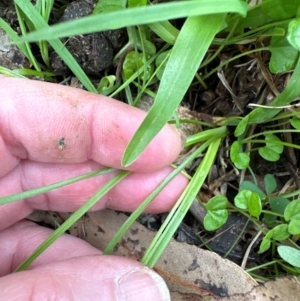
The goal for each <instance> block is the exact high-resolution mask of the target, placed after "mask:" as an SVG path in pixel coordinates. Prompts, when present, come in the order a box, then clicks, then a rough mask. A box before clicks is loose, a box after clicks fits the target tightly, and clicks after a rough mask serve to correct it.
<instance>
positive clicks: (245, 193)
mask: <svg viewBox="0 0 300 301" xmlns="http://www.w3.org/2000/svg"><path fill="white" fill-rule="evenodd" d="M251 194H252V191H250V190H246V189H245V190H242V191H240V192H239V193H238V194H237V195H236V196H235V198H234V205H235V206H236V207H238V208H240V209H248V199H249V198H250V196H251Z"/></svg>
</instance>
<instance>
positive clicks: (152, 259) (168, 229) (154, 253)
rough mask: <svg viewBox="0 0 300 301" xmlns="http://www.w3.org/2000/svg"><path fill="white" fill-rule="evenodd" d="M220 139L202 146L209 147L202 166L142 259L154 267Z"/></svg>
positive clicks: (194, 192) (212, 159)
mask: <svg viewBox="0 0 300 301" xmlns="http://www.w3.org/2000/svg"><path fill="white" fill-rule="evenodd" d="M220 141H221V138H214V139H210V140H208V141H207V142H205V143H204V144H203V145H202V146H201V147H208V149H207V152H206V154H205V156H204V158H203V160H202V161H201V164H200V166H199V167H198V168H197V171H196V173H195V175H194V176H193V178H192V180H191V181H190V183H189V185H188V186H187V188H186V190H185V191H184V193H183V194H182V198H181V200H179V201H178V202H177V206H174V207H173V209H172V211H171V212H170V214H169V215H168V217H167V219H166V220H165V222H164V224H163V225H162V227H161V229H160V230H159V231H158V232H157V234H156V236H155V238H154V239H153V242H154V243H151V244H150V246H149V248H148V249H147V251H146V253H145V255H144V257H143V259H142V262H143V263H144V264H146V265H148V266H149V267H153V266H154V265H155V264H156V262H157V260H158V259H159V257H160V256H161V254H162V252H163V251H164V250H165V248H166V246H167V244H168V243H169V241H170V240H171V238H172V236H173V235H174V233H175V231H176V230H177V228H178V227H179V225H180V223H181V221H182V220H183V218H184V216H185V214H186V213H187V211H188V210H189V208H190V206H191V204H192V202H193V200H194V199H195V197H196V195H197V194H198V192H199V190H200V188H201V186H202V185H203V183H204V180H205V179H206V177H207V175H208V173H209V171H210V169H211V167H212V164H213V162H214V160H215V156H216V153H217V152H218V149H219V145H220Z"/></svg>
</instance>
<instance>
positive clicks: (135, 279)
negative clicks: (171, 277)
mask: <svg viewBox="0 0 300 301" xmlns="http://www.w3.org/2000/svg"><path fill="white" fill-rule="evenodd" d="M0 291H1V295H0V300H1V301H2V300H24V301H26V300H45V301H47V300H91V301H92V300H99V301H111V300H118V301H135V300H139V301H140V300H143V301H148V300H149V301H153V300H157V301H169V300H170V295H169V291H168V288H167V286H166V284H165V282H164V281H163V279H162V278H161V277H160V276H159V275H158V274H156V273H155V272H154V271H152V270H151V269H150V268H148V267H145V266H143V265H142V264H140V263H139V262H135V261H132V260H130V259H126V258H122V257H116V256H103V255H94V256H82V257H75V258H71V259H67V260H62V261H58V262H53V263H49V264H46V265H43V266H38V267H36V268H34V269H32V270H27V271H23V272H19V273H16V274H10V275H8V276H5V277H2V278H1V282H0Z"/></svg>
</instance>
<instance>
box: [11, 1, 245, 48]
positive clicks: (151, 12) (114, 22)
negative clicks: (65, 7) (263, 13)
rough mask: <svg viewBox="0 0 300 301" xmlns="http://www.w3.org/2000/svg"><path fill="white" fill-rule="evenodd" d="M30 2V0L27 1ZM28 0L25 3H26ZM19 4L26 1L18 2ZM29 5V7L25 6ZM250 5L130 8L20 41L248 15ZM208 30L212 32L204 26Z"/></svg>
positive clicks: (184, 4)
mask: <svg viewBox="0 0 300 301" xmlns="http://www.w3.org/2000/svg"><path fill="white" fill-rule="evenodd" d="M27 1H28V0H27ZM27 1H24V3H25V2H26V3H27ZM15 2H17V3H18V5H21V3H20V2H23V0H15ZM26 5H27V4H26ZM247 8H248V6H247V4H246V3H244V2H243V1H239V0H227V1H224V0H197V1H193V0H191V1H182V2H172V3H163V4H157V5H152V6H150V5H149V6H143V7H137V8H130V9H125V10H121V11H114V12H109V13H104V14H98V15H91V16H88V17H84V18H81V19H78V20H73V21H68V22H65V23H61V24H58V25H54V26H51V27H47V28H45V27H46V26H44V28H43V29H41V28H39V29H40V30H38V31H37V32H33V33H30V34H28V35H26V36H24V37H22V38H21V39H20V42H24V41H27V42H34V41H41V40H45V39H54V38H61V37H67V36H73V35H78V34H86V33H91V32H96V31H103V30H108V29H116V28H121V27H127V26H134V25H142V24H148V23H155V22H160V21H166V20H171V19H177V18H183V17H187V16H196V15H208V14H218V13H226V12H233V13H239V14H241V15H242V16H245V15H246V13H247ZM205 28H206V30H210V28H208V27H207V24H206V25H205Z"/></svg>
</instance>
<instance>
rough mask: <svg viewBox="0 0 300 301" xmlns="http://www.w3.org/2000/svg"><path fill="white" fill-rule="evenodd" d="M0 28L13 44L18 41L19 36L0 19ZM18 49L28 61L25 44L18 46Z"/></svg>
mask: <svg viewBox="0 0 300 301" xmlns="http://www.w3.org/2000/svg"><path fill="white" fill-rule="evenodd" d="M0 28H3V30H4V31H5V32H6V34H7V35H8V36H9V37H10V38H11V40H12V41H13V42H16V41H17V40H18V39H19V36H18V35H17V33H16V32H15V31H14V30H13V29H12V28H11V27H10V25H9V24H8V23H7V22H6V21H4V20H3V19H2V18H0ZM18 48H19V49H20V51H21V52H22V53H23V54H24V55H25V56H26V57H27V58H28V59H29V55H28V52H27V49H26V46H25V44H23V43H22V44H18Z"/></svg>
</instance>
